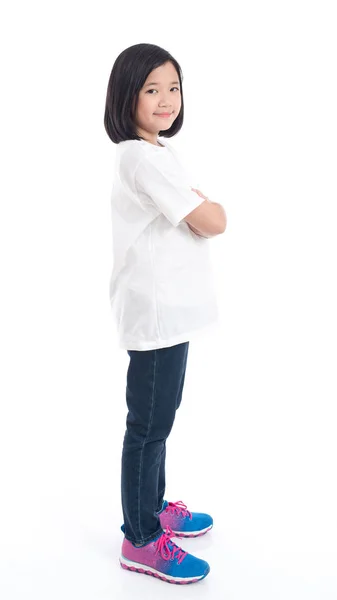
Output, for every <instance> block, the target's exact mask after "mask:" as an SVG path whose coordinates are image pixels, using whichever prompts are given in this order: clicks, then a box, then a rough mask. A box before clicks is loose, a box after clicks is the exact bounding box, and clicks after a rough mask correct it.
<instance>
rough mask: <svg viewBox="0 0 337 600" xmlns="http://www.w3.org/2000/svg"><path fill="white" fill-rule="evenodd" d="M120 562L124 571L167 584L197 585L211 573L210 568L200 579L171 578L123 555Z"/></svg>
mask: <svg viewBox="0 0 337 600" xmlns="http://www.w3.org/2000/svg"><path fill="white" fill-rule="evenodd" d="M119 562H120V564H121V567H122V568H123V569H127V570H128V571H134V572H135V573H143V575H151V576H152V577H156V578H157V579H161V580H162V581H166V583H174V584H176V585H187V584H189V583H197V582H198V581H201V579H204V578H205V577H206V575H208V573H209V572H210V567H208V569H207V571H206V572H205V573H204V574H203V575H200V577H169V576H168V575H164V573H161V572H160V571H157V570H156V569H153V568H152V567H149V566H148V565H143V564H141V563H137V562H134V561H132V560H128V559H127V558H125V557H124V556H123V555H122V556H121V557H120V559H119Z"/></svg>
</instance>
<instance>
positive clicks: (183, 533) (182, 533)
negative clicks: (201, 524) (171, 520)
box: [163, 525, 213, 538]
mask: <svg viewBox="0 0 337 600" xmlns="http://www.w3.org/2000/svg"><path fill="white" fill-rule="evenodd" d="M212 527H213V525H210V527H206V528H205V529H200V530H199V531H189V532H188V533H187V532H186V531H175V530H173V529H172V531H173V533H175V534H176V535H178V536H179V537H184V538H192V537H193V538H195V537H199V536H200V535H205V533H207V531H209V530H210V529H212ZM163 530H164V531H166V529H165V527H164V528H163Z"/></svg>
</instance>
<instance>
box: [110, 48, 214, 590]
mask: <svg viewBox="0 0 337 600" xmlns="http://www.w3.org/2000/svg"><path fill="white" fill-rule="evenodd" d="M183 118H184V102H183V90H182V74H181V69H180V66H179V64H178V63H177V61H176V60H175V59H174V58H173V57H172V56H171V54H169V52H167V51H166V50H164V49H162V48H160V47H158V46H155V45H153V44H136V45H134V46H131V47H129V48H127V49H126V50H124V51H123V52H122V53H121V54H120V55H119V56H118V57H117V59H116V61H115V63H114V65H113V68H112V71H111V75H110V78H109V83H108V89H107V96H106V106H105V115H104V126H105V129H106V132H107V134H108V136H109V138H110V139H111V140H112V142H113V143H114V144H117V151H116V160H115V172H114V184H113V190H112V196H111V209H112V227H113V253H114V266H113V271H112V275H111V279H110V300H111V306H112V309H113V313H114V317H115V322H116V325H117V328H118V333H119V346H120V347H121V348H123V349H125V350H126V351H127V353H128V356H129V358H130V362H129V367H128V371H127V386H126V402H127V407H128V413H127V419H126V431H125V436H124V443H123V452H122V475H121V497H122V510H123V516H124V525H122V527H121V529H122V531H123V532H124V534H125V535H124V540H123V544H122V552H121V556H120V563H121V566H122V567H123V568H125V569H129V570H132V571H138V572H139V573H145V574H147V575H153V576H155V577H159V578H160V579H162V580H163V581H167V582H169V583H183V584H186V583H192V582H197V581H200V580H201V579H203V578H204V577H206V575H207V574H208V573H209V570H210V567H209V565H208V563H207V562H205V561H204V560H202V559H200V558H197V557H195V556H193V555H192V554H189V553H187V552H186V551H184V550H183V549H182V548H180V547H179V546H177V545H176V544H175V543H173V542H172V540H171V538H172V537H173V536H178V537H195V536H198V535H202V534H204V533H206V532H207V531H209V530H210V529H211V527H212V526H213V519H212V517H211V516H210V515H208V514H206V513H194V512H193V513H191V512H190V511H189V510H187V506H186V505H185V504H183V502H182V501H178V502H168V501H167V500H165V499H164V493H165V456H166V446H165V444H166V440H167V438H168V436H169V434H170V431H171V429H172V426H173V422H174V419H175V413H176V410H177V409H178V407H179V405H180V402H181V398H182V392H183V387H184V380H185V372H186V364H187V356H188V349H189V340H190V338H191V337H195V336H197V335H200V334H204V333H205V332H206V331H208V330H209V329H210V328H212V329H213V328H214V327H215V326H216V323H217V320H218V311H217V303H216V298H215V294H214V288H213V282H212V272H211V266H210V261H209V254H208V238H209V237H213V236H214V235H218V234H220V233H223V232H224V231H225V228H226V215H225V211H224V209H223V207H222V206H221V205H220V204H217V203H215V202H210V201H209V200H208V198H207V197H206V196H204V195H203V194H202V193H201V192H200V191H199V190H196V189H194V188H191V187H190V185H189V182H188V176H187V175H186V173H185V171H184V169H183V167H182V165H181V163H180V160H179V157H178V155H177V152H176V151H175V150H174V148H173V147H172V146H171V144H169V143H168V142H167V138H170V137H172V136H174V135H175V134H176V133H178V132H179V131H180V129H181V127H182V125H183ZM158 135H160V136H161V137H160V138H158Z"/></svg>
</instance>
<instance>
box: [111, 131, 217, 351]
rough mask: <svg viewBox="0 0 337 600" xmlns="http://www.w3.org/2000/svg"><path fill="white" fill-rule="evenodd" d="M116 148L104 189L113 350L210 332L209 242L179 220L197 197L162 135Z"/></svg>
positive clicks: (213, 311)
mask: <svg viewBox="0 0 337 600" xmlns="http://www.w3.org/2000/svg"><path fill="white" fill-rule="evenodd" d="M158 142H159V143H161V144H162V147H161V146H156V145H154V144H151V143H150V142H146V141H145V140H126V141H123V142H120V143H119V144H118V145H117V149H116V160H115V173H114V182H113V188H112V194H111V210H112V239H113V256H114V265H113V270H112V274H111V278H110V290H109V291H110V302H111V306H112V310H113V314H114V318H115V324H116V326H117V331H118V334H119V347H120V348H124V349H127V350H153V349H155V348H165V347H169V346H174V345H175V344H179V343H182V342H186V341H189V340H190V339H191V338H194V337H195V336H197V335H198V334H203V335H204V334H205V333H207V331H208V330H210V329H211V330H212V331H214V328H215V326H216V324H217V322H218V306H217V301H216V295H215V290H214V286H213V273H212V268H211V263H210V255H209V240H208V238H203V237H200V236H198V235H197V234H195V233H194V232H193V231H191V229H190V228H189V227H188V225H187V223H186V222H185V221H183V220H182V219H183V218H184V217H185V216H186V215H188V214H189V213H190V212H191V211H192V210H193V209H194V208H196V207H197V206H199V205H200V204H201V203H202V202H203V201H204V199H203V198H201V197H200V196H198V194H197V193H196V192H193V191H192V189H191V187H193V186H191V185H190V182H189V181H188V176H187V174H186V172H185V170H184V168H183V166H182V164H181V162H180V160H179V158H178V155H177V151H176V150H175V149H174V148H172V146H171V144H169V143H168V142H167V140H166V138H158Z"/></svg>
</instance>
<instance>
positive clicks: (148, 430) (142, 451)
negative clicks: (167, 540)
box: [138, 349, 157, 543]
mask: <svg viewBox="0 0 337 600" xmlns="http://www.w3.org/2000/svg"><path fill="white" fill-rule="evenodd" d="M156 365H157V350H156V349H155V350H154V369H153V370H154V375H153V383H152V402H151V414H150V419H149V426H148V429H147V432H146V437H145V439H144V443H143V446H142V450H141V454H140V468H139V478H138V529H139V533H140V535H141V538H142V542H141V543H144V542H145V541H146V540H144V538H143V532H142V531H141V528H140V483H141V476H142V468H143V453H144V447H145V444H146V441H147V439H148V436H149V432H150V429H151V425H152V421H153V405H154V390H155V383H156ZM147 539H148V538H147Z"/></svg>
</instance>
